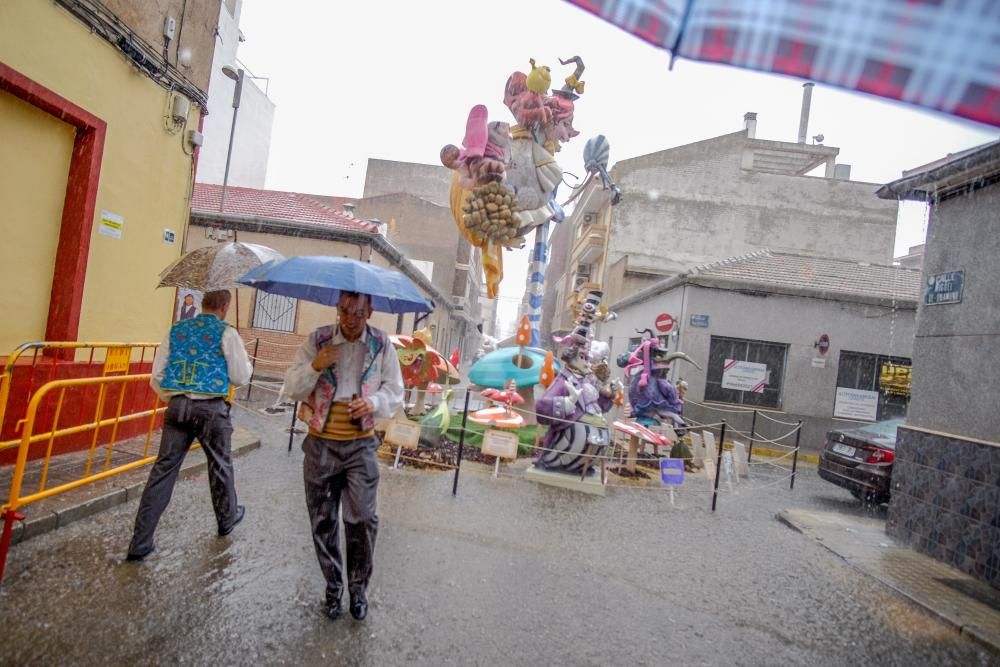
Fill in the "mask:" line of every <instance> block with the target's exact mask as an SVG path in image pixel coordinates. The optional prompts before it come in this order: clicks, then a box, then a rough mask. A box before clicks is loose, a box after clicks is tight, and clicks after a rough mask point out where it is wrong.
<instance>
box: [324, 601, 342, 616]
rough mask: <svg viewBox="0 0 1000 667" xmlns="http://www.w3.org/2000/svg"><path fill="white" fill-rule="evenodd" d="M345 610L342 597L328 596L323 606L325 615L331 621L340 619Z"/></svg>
mask: <svg viewBox="0 0 1000 667" xmlns="http://www.w3.org/2000/svg"><path fill="white" fill-rule="evenodd" d="M341 611H343V608H342V607H341V605H340V597H339V596H338V597H331V596H329V595H328V596H326V602H325V603H324V604H323V613H324V614H326V617H327V618H328V619H330V620H331V621H336V620H337V619H338V618H340V612H341Z"/></svg>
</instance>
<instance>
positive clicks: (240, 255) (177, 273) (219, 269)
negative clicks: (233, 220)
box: [157, 241, 285, 292]
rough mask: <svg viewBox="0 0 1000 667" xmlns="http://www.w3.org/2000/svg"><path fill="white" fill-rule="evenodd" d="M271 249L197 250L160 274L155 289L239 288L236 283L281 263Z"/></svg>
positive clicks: (221, 246) (233, 245) (230, 246)
mask: <svg viewBox="0 0 1000 667" xmlns="http://www.w3.org/2000/svg"><path fill="white" fill-rule="evenodd" d="M284 258H285V257H284V255H282V254H281V253H279V252H278V251H277V250H274V249H273V248H268V247H267V246H264V245H258V244H256V243H243V242H241V241H232V242H230V243H217V244H215V245H210V246H205V247H204V248H198V249H196V250H192V251H191V252H189V253H187V254H185V255H183V256H181V257H180V258H179V259H177V260H175V261H174V262H173V263H171V264H170V266H168V267H167V268H165V269H163V271H161V272H160V284H159V285H157V287H185V288H187V289H193V290H198V291H199V292H212V291H214V290H223V289H232V288H233V287H239V285H238V284H237V280H239V278H240V276H242V275H243V274H245V273H246V272H247V271H250V270H251V269H255V268H257V267H258V266H260V265H261V264H264V263H265V262H270V261H274V260H281V259H284Z"/></svg>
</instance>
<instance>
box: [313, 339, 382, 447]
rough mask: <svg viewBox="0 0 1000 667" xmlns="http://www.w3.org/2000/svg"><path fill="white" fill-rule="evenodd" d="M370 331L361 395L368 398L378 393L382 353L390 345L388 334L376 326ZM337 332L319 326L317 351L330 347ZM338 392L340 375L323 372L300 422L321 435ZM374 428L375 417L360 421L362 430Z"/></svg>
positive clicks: (328, 370) (370, 416) (380, 380)
mask: <svg viewBox="0 0 1000 667" xmlns="http://www.w3.org/2000/svg"><path fill="white" fill-rule="evenodd" d="M366 330H367V332H368V353H367V354H366V355H365V361H364V364H363V365H362V368H364V371H363V372H362V373H361V396H362V398H367V397H368V396H370V395H372V394H374V393H375V392H376V391H378V388H379V386H381V384H382V363H381V357H382V350H383V349H384V348H385V346H386V344H387V343H388V338H387V336H386V334H385V333H384V332H382V331H380V330H379V329H376V328H375V327H370V326H369V327H366ZM334 331H335V329H334V327H333V326H332V325H328V326H325V327H320V328H319V329H317V330H316V331H315V332H314V333H313V335H314V336H315V337H316V349H317V350H319V349H320V348H322V347H324V346H326V345H330V344H331V343H330V341H331V340H332V339H333V333H334ZM336 393H337V376H336V375H335V374H334V372H333V369H332V368H327V369H326V370H325V371H323V372H322V373H320V376H319V379H318V380H317V381H316V388H315V389H313V392H312V393H311V394H309V398H307V399H306V400H305V401H303V402H302V404H301V405H300V406H299V419H301V420H302V421H304V422H306V423H307V424H309V428H311V429H312V430H313V431H316V432H317V433H322V431H323V427H324V425H325V424H326V420H327V418H328V417H329V416H330V408H331V407H332V406H333V397H334V395H335V394H336ZM373 428H375V418H374V417H373V416H372V415H365V416H364V417H362V418H361V430H362V431H370V430H371V429H373Z"/></svg>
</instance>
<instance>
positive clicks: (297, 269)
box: [239, 256, 434, 313]
mask: <svg viewBox="0 0 1000 667" xmlns="http://www.w3.org/2000/svg"><path fill="white" fill-rule="evenodd" d="M239 282H240V283H242V284H244V285H247V286H249V287H256V288H257V289H259V290H262V291H264V292H269V293H270V294H280V295H282V296H287V297H291V298H293V299H304V300H306V301H312V302H313V303H319V304H323V305H324V306H336V305H337V301H338V300H339V299H340V293H341V291H345V292H358V293H359V294H367V295H369V296H370V297H371V305H372V308H373V309H374V310H377V311H379V312H382V313H429V312H431V311H432V310H434V304H433V303H432V302H431V301H428V300H427V299H426V298H424V296H423V295H422V294H421V293H420V292H419V291H418V290H417V287H416V285H414V284H413V282H412V281H411V280H410V279H409V278H407V277H406V276H404V275H403V274H402V273H399V272H398V271H392V270H390V269H384V268H382V267H380V266H375V265H374V264H367V263H365V262H359V261H358V260H356V259H350V258H348V257H323V256H313V257H289V258H288V259H285V260H281V261H278V262H268V263H267V264H263V265H261V266H259V267H258V268H256V269H254V270H253V271H250V272H249V273H247V274H246V275H245V276H243V277H242V278H240V280H239Z"/></svg>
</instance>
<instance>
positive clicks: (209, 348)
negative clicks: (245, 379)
mask: <svg viewBox="0 0 1000 667" xmlns="http://www.w3.org/2000/svg"><path fill="white" fill-rule="evenodd" d="M228 326H229V325H228V324H226V323H225V322H223V321H221V320H219V318H217V317H216V316H215V315H206V314H204V313H202V314H201V315H199V316H198V317H195V318H192V319H190V320H182V321H180V322H178V323H176V324H175V325H174V326H173V327H172V328H171V329H170V358H169V359H167V369H166V371H165V372H164V376H163V382H161V383H160V387H161V388H163V389H166V390H168V391H182V392H190V393H194V394H217V395H219V396H225V395H226V394H227V393H229V368H228V367H227V366H226V357H225V356H224V355H223V354H222V334H223V333H224V332H225V331H226V327H228Z"/></svg>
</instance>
